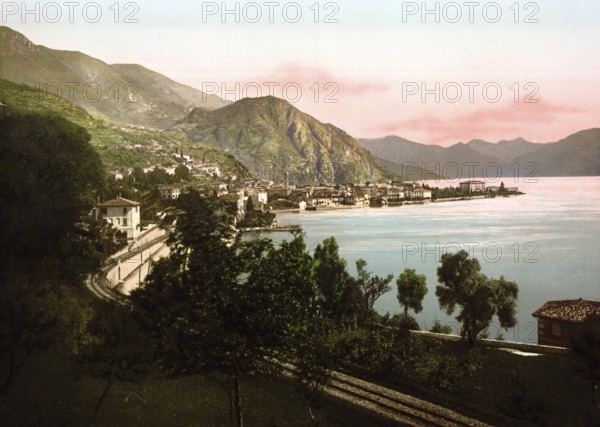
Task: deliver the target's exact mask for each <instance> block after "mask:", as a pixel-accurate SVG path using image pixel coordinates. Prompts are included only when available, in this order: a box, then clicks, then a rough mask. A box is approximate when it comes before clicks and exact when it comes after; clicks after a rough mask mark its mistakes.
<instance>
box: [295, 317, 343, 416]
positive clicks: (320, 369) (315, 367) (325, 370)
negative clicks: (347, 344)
mask: <svg viewBox="0 0 600 427" xmlns="http://www.w3.org/2000/svg"><path fill="white" fill-rule="evenodd" d="M341 341H342V334H341V332H340V330H339V329H338V327H337V325H335V323H334V322H333V321H332V320H331V319H327V318H324V317H320V316H319V317H315V318H314V319H313V320H312V321H311V322H310V324H309V326H308V328H307V329H306V331H305V333H304V335H303V336H302V337H301V340H300V341H299V345H298V346H297V350H296V352H295V359H294V365H295V367H296V370H295V371H294V377H295V379H296V384H297V387H298V389H299V391H300V392H301V394H302V396H303V397H304V400H305V402H306V405H307V408H308V414H309V417H310V419H311V421H312V423H313V425H314V426H315V427H317V426H319V424H320V420H319V415H318V409H319V408H320V405H321V400H322V397H323V388H324V386H325V385H326V384H327V382H328V381H329V374H330V372H331V371H332V370H333V369H334V368H335V367H336V366H337V365H338V363H339V362H340V360H341V359H342V356H343V352H342V348H341Z"/></svg>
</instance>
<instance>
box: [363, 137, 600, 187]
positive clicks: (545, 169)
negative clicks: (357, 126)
mask: <svg viewBox="0 0 600 427" xmlns="http://www.w3.org/2000/svg"><path fill="white" fill-rule="evenodd" d="M358 143H359V144H360V145H362V146H363V147H364V148H366V149H367V150H369V151H370V152H371V153H372V154H373V155H374V156H375V157H376V158H380V159H386V160H387V161H391V162H394V163H395V164H397V165H403V170H405V171H408V172H409V173H408V175H410V172H411V171H412V170H413V168H414V167H415V166H419V167H420V168H425V169H428V170H431V171H435V172H437V173H439V174H441V175H444V176H447V177H449V178H455V177H457V173H456V171H457V170H459V171H460V172H462V174H461V178H468V177H469V176H470V175H473V176H474V177H484V176H485V177H490V178H493V177H496V176H497V175H498V172H499V171H501V172H502V176H505V177H514V176H515V175H516V174H517V173H518V177H526V176H592V175H600V129H598V128H595V129H588V130H584V131H581V132H577V133H575V134H573V135H570V136H568V137H566V138H564V139H562V140H560V141H558V142H553V143H545V144H540V143H533V142H529V141H526V140H524V139H522V138H518V139H514V140H511V141H500V142H498V143H491V142H487V141H482V140H478V139H475V140H472V141H470V142H469V143H467V144H464V143H458V144H455V145H452V146H450V147H440V146H437V145H426V144H419V143H417V142H413V141H409V140H407V139H404V138H401V137H399V136H387V137H385V138H380V139H359V140H358ZM456 165H459V166H460V168H457V167H456ZM406 178H407V179H410V178H411V177H410V176H407V177H406ZM413 179H419V178H413Z"/></svg>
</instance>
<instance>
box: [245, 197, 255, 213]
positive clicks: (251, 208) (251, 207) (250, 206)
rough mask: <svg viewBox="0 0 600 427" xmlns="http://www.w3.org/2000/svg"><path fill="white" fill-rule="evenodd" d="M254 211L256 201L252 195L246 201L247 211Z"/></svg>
mask: <svg viewBox="0 0 600 427" xmlns="http://www.w3.org/2000/svg"><path fill="white" fill-rule="evenodd" d="M249 212H254V202H253V201H252V197H248V201H247V202H246V213H249Z"/></svg>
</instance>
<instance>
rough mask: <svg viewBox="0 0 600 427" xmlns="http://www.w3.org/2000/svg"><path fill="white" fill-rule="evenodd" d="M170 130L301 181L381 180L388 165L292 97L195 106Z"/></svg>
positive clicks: (255, 167)
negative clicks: (207, 107)
mask: <svg viewBox="0 0 600 427" xmlns="http://www.w3.org/2000/svg"><path fill="white" fill-rule="evenodd" d="M168 133H170V134H172V135H174V136H175V135H176V136H178V137H182V136H183V135H185V136H186V137H187V138H188V139H189V140H191V141H193V142H195V143H198V144H201V145H204V146H208V147H212V148H218V149H222V150H224V151H227V152H229V153H231V154H233V155H234V156H235V157H236V158H237V159H238V160H240V161H241V162H242V163H244V164H245V165H246V166H247V167H248V168H249V169H250V171H251V172H252V173H254V174H256V175H258V176H262V177H264V178H267V177H270V178H272V179H275V180H281V179H282V178H283V175H284V173H285V172H287V173H288V174H289V176H290V179H292V180H294V181H296V182H298V183H301V184H314V183H319V182H323V183H345V182H366V181H375V180H379V179H382V178H383V177H384V176H385V175H386V173H387V172H386V171H385V168H384V167H383V166H382V165H381V164H379V162H377V161H376V160H375V159H374V158H373V157H372V156H371V155H370V154H369V153H368V152H367V151H366V150H364V149H363V148H361V147H360V146H359V145H358V143H357V142H356V140H355V139H354V138H352V137H351V136H350V135H348V134H347V133H346V132H344V131H343V130H341V129H339V128H337V127H335V126H333V125H331V124H324V123H321V122H319V121H318V120H316V119H315V118H313V117H311V116H309V115H307V114H305V113H303V112H301V111H300V110H298V109H296V108H295V107H293V106H292V105H291V104H289V103H288V102H286V101H284V100H282V99H278V98H274V97H264V98H252V99H250V98H248V99H243V100H241V101H238V102H236V103H234V104H232V105H230V106H227V107H225V108H222V109H219V110H216V111H203V110H200V109H195V110H194V111H192V113H191V114H190V115H189V116H188V117H187V119H185V120H184V121H183V122H182V123H180V124H179V125H178V126H175V127H174V128H172V129H170V130H169V131H168Z"/></svg>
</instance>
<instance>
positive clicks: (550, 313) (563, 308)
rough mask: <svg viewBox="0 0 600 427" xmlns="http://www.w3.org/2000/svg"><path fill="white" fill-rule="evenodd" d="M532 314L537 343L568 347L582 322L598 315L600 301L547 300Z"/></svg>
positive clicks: (599, 312)
mask: <svg viewBox="0 0 600 427" xmlns="http://www.w3.org/2000/svg"><path fill="white" fill-rule="evenodd" d="M532 316H533V317H535V318H537V321H538V344H540V345H551V346H556V347H568V346H569V345H570V342H571V340H572V339H573V338H574V337H575V336H576V334H577V331H578V329H579V327H580V325H581V324H582V323H583V322H585V321H586V320H587V319H588V318H589V317H591V316H600V302H598V301H586V300H583V299H581V298H580V299H578V300H563V301H548V302H547V303H546V304H544V305H543V306H542V307H540V308H539V309H537V310H536V311H535V312H534V313H533V314H532Z"/></svg>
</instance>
